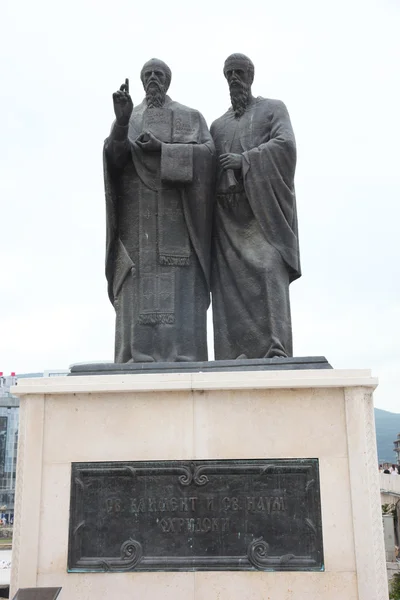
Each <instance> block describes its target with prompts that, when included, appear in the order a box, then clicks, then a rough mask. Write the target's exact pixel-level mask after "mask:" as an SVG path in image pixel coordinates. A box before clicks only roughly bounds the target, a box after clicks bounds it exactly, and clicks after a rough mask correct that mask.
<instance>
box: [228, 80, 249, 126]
mask: <svg viewBox="0 0 400 600" xmlns="http://www.w3.org/2000/svg"><path fill="white" fill-rule="evenodd" d="M250 89H251V88H250V86H249V85H248V84H247V83H245V82H244V81H240V80H236V81H233V82H232V83H231V84H229V91H230V95H231V102H232V108H233V112H234V113H235V117H236V118H237V119H239V118H240V117H241V116H242V115H243V114H244V112H245V110H246V107H247V105H248V103H249V99H250Z"/></svg>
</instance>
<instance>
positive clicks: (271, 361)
mask: <svg viewBox="0 0 400 600" xmlns="http://www.w3.org/2000/svg"><path fill="white" fill-rule="evenodd" d="M331 368H332V367H331V365H330V364H329V363H328V361H327V360H326V358H325V356H300V357H288V358H278V357H277V358H252V359H237V360H209V361H203V362H148V363H86V364H85V363H79V364H76V365H72V366H71V368H70V376H76V375H117V374H127V373H129V374H132V375H135V374H136V373H200V372H201V373H211V372H214V373H215V372H220V371H286V370H292V369H296V370H297V369H331Z"/></svg>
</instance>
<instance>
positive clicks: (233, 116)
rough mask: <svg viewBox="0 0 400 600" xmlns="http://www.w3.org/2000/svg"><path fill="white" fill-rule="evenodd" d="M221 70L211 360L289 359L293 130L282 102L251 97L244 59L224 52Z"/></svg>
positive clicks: (294, 271) (249, 67) (294, 241)
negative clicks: (226, 102)
mask: <svg viewBox="0 0 400 600" xmlns="http://www.w3.org/2000/svg"><path fill="white" fill-rule="evenodd" d="M224 75H225V78H226V79H227V82H228V85H229V90H230V96H231V103H232V106H231V108H229V110H228V111H227V112H226V113H225V114H224V115H222V117H220V118H219V119H217V120H216V121H215V122H214V123H213V124H212V126H211V135H212V137H213V139H214V143H215V148H216V153H217V156H218V167H217V193H216V196H217V198H216V206H215V211H214V226H213V249H212V276H211V280H212V282H211V292H212V302H213V320H214V348H215V358H216V359H217V360H219V359H236V358H249V359H250V358H272V357H275V356H276V357H286V356H292V326H291V316H290V302H289V284H290V283H291V282H292V281H293V280H295V279H297V278H298V277H300V275H301V271H300V259H299V240H298V233H297V212H296V198H295V191H294V174H295V167H296V145H295V139H294V134H293V130H292V126H291V123H290V119H289V115H288V112H287V110H286V107H285V105H284V104H283V102H281V101H279V100H269V99H266V98H261V97H258V98H255V97H253V95H252V93H251V85H252V83H253V79H254V65H253V63H252V62H251V60H250V59H249V58H247V57H246V56H244V55H243V54H232V55H231V56H229V57H228V58H227V60H226V61H225V65H224Z"/></svg>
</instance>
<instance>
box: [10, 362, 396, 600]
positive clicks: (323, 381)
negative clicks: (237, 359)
mask: <svg viewBox="0 0 400 600" xmlns="http://www.w3.org/2000/svg"><path fill="white" fill-rule="evenodd" d="M376 384H377V381H376V379H374V378H372V377H371V375H370V372H369V371H349V370H345V371H344V370H334V369H330V370H313V371H307V370H303V371H266V372H265V371H264V372H263V371H257V372H251V371H247V372H234V373H225V372H218V373H215V372H210V373H173V374H166V373H159V374H135V375H130V374H128V375H123V374H118V375H103V376H99V375H94V376H81V377H57V378H54V379H32V380H28V379H27V380H23V381H21V382H20V383H19V385H18V387H16V388H15V390H14V393H16V394H18V395H19V396H20V400H21V413H20V433H19V449H18V469H17V493H16V505H15V515H16V516H15V533H14V543H13V556H12V574H11V579H12V590H11V594H14V593H15V591H16V590H17V589H18V588H20V587H35V586H62V588H63V591H62V597H63V598H64V597H65V598H68V599H70V600H94V599H95V598H120V599H121V600H125V599H126V600H128V599H129V600H139V599H140V600H142V599H143V598H151V599H152V600H157V599H163V600H168V599H171V600H183V599H185V600H188V599H193V600H217V599H218V600H225V599H226V600H228V599H229V600H231V599H233V598H240V600H256V599H257V600H258V599H261V598H263V599H265V600H267V599H269V600H289V599H290V600H292V599H296V600H315V599H316V598H318V599H321V600H322V599H323V600H338V598H340V600H386V599H387V597H388V592H387V581H386V570H385V554H384V547H383V531H382V517H381V509H380V496H379V482H378V468H377V457H376V442H375V427H374V414H373V401H372V391H373V389H374V388H375V386H376ZM263 458H264V459H267V458H268V459H277V458H312V459H315V458H318V459H319V472H320V486H321V487H320V492H321V511H322V535H323V552H324V565H325V569H324V571H321V572H296V571H289V572H258V571H257V572H246V571H243V572H238V571H230V572H224V571H210V572H208V571H202V572H151V573H135V572H125V573H68V572H67V556H68V529H69V506H70V482H71V463H72V462H86V461H87V462H93V461H147V460H199V459H263Z"/></svg>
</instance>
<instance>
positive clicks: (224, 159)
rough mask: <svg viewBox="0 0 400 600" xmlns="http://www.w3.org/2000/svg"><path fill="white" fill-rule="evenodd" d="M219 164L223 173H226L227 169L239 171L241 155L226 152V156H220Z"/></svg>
mask: <svg viewBox="0 0 400 600" xmlns="http://www.w3.org/2000/svg"><path fill="white" fill-rule="evenodd" d="M219 162H220V164H221V167H222V168H223V170H224V171H227V170H228V169H241V168H242V155H241V154H233V153H231V152H227V153H226V154H221V156H220V157H219Z"/></svg>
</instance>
